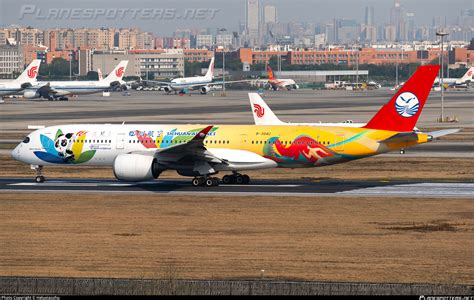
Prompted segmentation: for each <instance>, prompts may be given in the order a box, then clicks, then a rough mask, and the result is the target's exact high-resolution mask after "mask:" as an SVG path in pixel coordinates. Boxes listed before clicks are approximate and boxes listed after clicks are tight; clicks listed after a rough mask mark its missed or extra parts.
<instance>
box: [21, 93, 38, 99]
mask: <svg viewBox="0 0 474 300" xmlns="http://www.w3.org/2000/svg"><path fill="white" fill-rule="evenodd" d="M23 97H25V98H26V99H34V98H40V97H41V95H40V94H38V93H37V92H35V91H26V92H24V93H23Z"/></svg>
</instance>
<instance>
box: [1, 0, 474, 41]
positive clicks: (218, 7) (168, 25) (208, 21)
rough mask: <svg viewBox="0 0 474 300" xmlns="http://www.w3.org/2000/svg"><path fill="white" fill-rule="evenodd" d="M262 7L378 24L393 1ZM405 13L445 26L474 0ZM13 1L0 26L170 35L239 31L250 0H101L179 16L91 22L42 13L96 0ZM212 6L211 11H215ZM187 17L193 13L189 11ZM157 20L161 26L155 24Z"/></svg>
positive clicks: (286, 14) (295, 17) (310, 18)
mask: <svg viewBox="0 0 474 300" xmlns="http://www.w3.org/2000/svg"><path fill="white" fill-rule="evenodd" d="M259 2H260V6H261V10H262V9H263V7H262V6H263V5H265V4H270V5H274V6H275V7H276V10H277V14H278V21H279V22H281V23H289V22H293V23H302V22H303V23H304V22H309V23H316V24H318V23H327V22H332V21H333V19H334V18H346V19H354V20H356V21H357V22H358V23H360V24H363V23H364V19H365V10H366V7H367V6H371V7H373V8H374V9H373V20H374V25H383V24H386V23H388V22H389V21H390V18H391V8H392V7H393V3H394V1H393V0H378V1H373V0H369V1H349V0H334V1H331V3H325V2H324V1H314V0H313V1H310V0H295V1H291V2H289V1H286V0H271V1H270V0H268V1H265V0H260V1H259ZM400 2H401V4H402V6H403V7H404V10H405V11H406V12H411V13H414V20H413V22H414V23H415V25H416V26H429V25H431V24H432V22H433V19H434V18H438V19H439V20H441V21H442V22H443V23H444V20H446V23H447V25H450V24H454V23H456V22H457V18H458V17H459V15H460V14H461V11H462V10H463V9H474V3H473V1H470V0H454V1H428V0H416V3H415V1H414V0H406V1H400ZM39 3H40V2H39V1H37V2H31V1H12V0H6V1H2V2H1V3H0V11H1V15H0V25H2V26H9V25H20V26H32V27H37V28H42V29H47V28H54V27H66V28H80V27H115V28H126V27H130V28H140V29H142V30H144V31H149V32H152V33H154V34H156V35H159V36H171V35H172V34H173V32H174V31H175V30H176V29H179V28H193V29H194V28H195V29H207V28H221V27H225V28H227V30H228V31H237V32H238V31H240V30H239V24H241V23H242V22H243V23H245V22H246V16H247V13H246V3H247V0H233V1H225V3H223V2H221V1H216V0H201V1H197V0H186V1H180V2H179V3H176V2H173V1H169V0H166V1H164V0H161V1H150V0H139V1H135V2H134V3H131V2H130V1H122V0H119V1H113V2H112V1H110V0H104V1H102V2H101V5H102V7H104V8H107V7H108V8H111V7H112V8H117V9H128V10H133V9H142V8H143V9H147V8H150V9H151V8H155V9H156V8H158V9H174V10H175V13H176V16H175V17H171V18H159V19H156V18H155V19H146V18H137V17H136V16H135V18H134V17H133V14H132V13H130V14H129V15H126V16H125V17H123V18H107V17H100V16H99V17H98V18H96V19H94V20H88V21H87V26H85V24H84V20H76V19H67V18H59V19H54V20H47V19H45V18H44V17H45V16H46V15H47V14H48V12H50V10H51V9H53V10H54V9H68V8H69V9H75V8H77V9H88V8H90V7H97V2H92V1H81V2H80V3H64V2H60V1H57V0H48V1H41V5H39ZM24 5H35V7H36V8H37V11H35V13H31V14H23V15H22V16H23V17H22V18H20V15H21V12H22V11H21V10H22V8H24ZM189 9H198V10H199V9H206V10H209V11H207V15H205V16H204V15H203V16H204V18H185V17H184V15H185V14H186V12H188V11H187V10H189ZM211 10H212V11H211ZM188 17H189V16H188ZM157 23H159V26H157Z"/></svg>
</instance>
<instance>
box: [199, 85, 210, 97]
mask: <svg viewBox="0 0 474 300" xmlns="http://www.w3.org/2000/svg"><path fill="white" fill-rule="evenodd" d="M210 90H211V88H210V87H208V86H207V85H205V86H203V87H201V94H203V95H204V94H207V93H208V92H209V91H210Z"/></svg>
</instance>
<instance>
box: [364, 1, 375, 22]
mask: <svg viewBox="0 0 474 300" xmlns="http://www.w3.org/2000/svg"><path fill="white" fill-rule="evenodd" d="M365 25H366V26H373V25H374V7H373V6H366V7H365Z"/></svg>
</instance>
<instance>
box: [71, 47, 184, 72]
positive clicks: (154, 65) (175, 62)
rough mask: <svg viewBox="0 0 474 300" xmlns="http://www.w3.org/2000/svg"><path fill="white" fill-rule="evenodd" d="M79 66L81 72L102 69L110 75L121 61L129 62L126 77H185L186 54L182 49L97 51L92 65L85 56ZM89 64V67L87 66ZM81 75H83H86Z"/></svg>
mask: <svg viewBox="0 0 474 300" xmlns="http://www.w3.org/2000/svg"><path fill="white" fill-rule="evenodd" d="M79 58H83V60H82V61H80V62H79V65H80V66H82V65H84V66H83V67H82V68H81V67H80V68H81V70H84V71H83V72H85V74H87V72H88V71H97V70H98V69H100V70H101V71H102V73H103V74H108V73H110V72H111V71H112V70H113V69H114V68H115V66H116V65H117V64H118V62H120V61H121V60H128V61H129V63H128V67H127V70H126V72H125V76H137V77H138V76H140V77H142V78H148V79H153V78H175V77H180V76H183V75H184V54H183V51H182V50H180V49H173V50H167V51H164V50H130V51H117V50H112V51H96V52H94V53H93V54H92V55H91V58H90V63H89V62H88V60H87V59H86V58H85V56H81V55H79ZM87 64H89V67H88V66H87ZM85 74H81V75H85Z"/></svg>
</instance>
